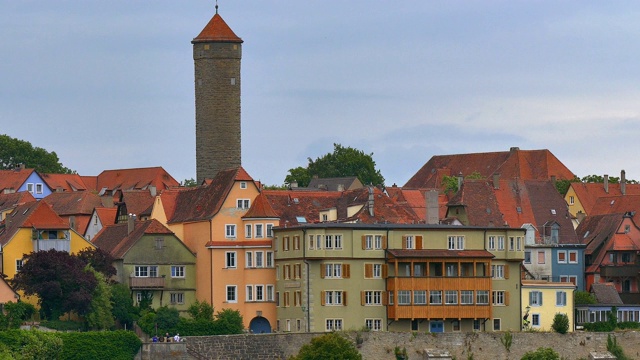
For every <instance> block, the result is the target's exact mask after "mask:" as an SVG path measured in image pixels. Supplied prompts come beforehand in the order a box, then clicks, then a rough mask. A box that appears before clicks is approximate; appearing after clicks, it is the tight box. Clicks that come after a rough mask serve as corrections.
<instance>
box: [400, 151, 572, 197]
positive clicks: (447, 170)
mask: <svg viewBox="0 0 640 360" xmlns="http://www.w3.org/2000/svg"><path fill="white" fill-rule="evenodd" d="M474 172H477V173H479V174H480V175H481V176H482V177H484V178H489V177H491V176H492V175H493V174H500V175H501V177H502V178H506V179H509V178H516V177H517V178H521V179H525V180H548V179H550V178H551V177H552V176H555V177H556V178H557V179H568V180H571V179H573V178H575V175H574V174H573V173H572V172H571V171H570V170H569V169H568V168H567V167H566V166H564V164H562V163H561V162H560V160H558V158H556V157H555V156H554V155H553V154H552V153H551V152H550V151H549V150H546V149H544V150H520V149H519V148H511V150H510V151H501V152H489V153H471V154H457V155H438V156H434V157H432V158H431V159H430V160H429V161H428V162H427V163H426V164H425V165H424V166H423V167H422V168H421V169H420V170H418V172H417V173H416V174H415V175H413V177H412V178H411V179H409V181H407V183H406V184H405V185H404V188H439V187H441V185H442V184H441V181H442V177H443V176H444V175H448V176H457V175H458V174H460V173H462V176H468V175H471V174H473V173H474Z"/></svg>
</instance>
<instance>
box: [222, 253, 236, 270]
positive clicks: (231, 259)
mask: <svg viewBox="0 0 640 360" xmlns="http://www.w3.org/2000/svg"><path fill="white" fill-rule="evenodd" d="M224 265H225V267H224V268H225V269H237V268H238V255H237V252H235V251H225V253H224Z"/></svg>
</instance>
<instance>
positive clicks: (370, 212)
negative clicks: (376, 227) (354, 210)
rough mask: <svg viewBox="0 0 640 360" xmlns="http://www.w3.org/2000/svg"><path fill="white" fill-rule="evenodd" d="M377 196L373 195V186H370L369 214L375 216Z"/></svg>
mask: <svg viewBox="0 0 640 360" xmlns="http://www.w3.org/2000/svg"><path fill="white" fill-rule="evenodd" d="M374 199H375V197H374V196H373V186H369V215H371V216H372V217H373V216H374V214H375V213H374V211H373V207H374V205H375V202H374Z"/></svg>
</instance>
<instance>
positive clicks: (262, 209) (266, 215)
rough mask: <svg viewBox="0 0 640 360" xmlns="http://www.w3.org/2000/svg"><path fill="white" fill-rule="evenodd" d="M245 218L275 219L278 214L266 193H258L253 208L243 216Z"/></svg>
mask: <svg viewBox="0 0 640 360" xmlns="http://www.w3.org/2000/svg"><path fill="white" fill-rule="evenodd" d="M242 218H243V219H274V218H278V214H276V212H275V211H274V210H273V208H272V207H271V204H269V200H267V198H266V197H265V195H264V193H260V194H258V196H256V198H255V199H254V200H253V204H251V208H250V209H249V211H247V213H246V214H244V216H243V217H242Z"/></svg>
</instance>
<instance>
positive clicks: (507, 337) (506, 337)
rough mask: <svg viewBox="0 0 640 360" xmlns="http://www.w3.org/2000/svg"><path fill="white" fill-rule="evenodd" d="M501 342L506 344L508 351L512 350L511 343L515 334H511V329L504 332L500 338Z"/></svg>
mask: <svg viewBox="0 0 640 360" xmlns="http://www.w3.org/2000/svg"><path fill="white" fill-rule="evenodd" d="M500 342H501V343H502V345H504V348H505V349H506V350H507V352H511V344H512V343H513V335H512V334H511V331H507V332H506V333H504V335H502V337H501V338H500Z"/></svg>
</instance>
